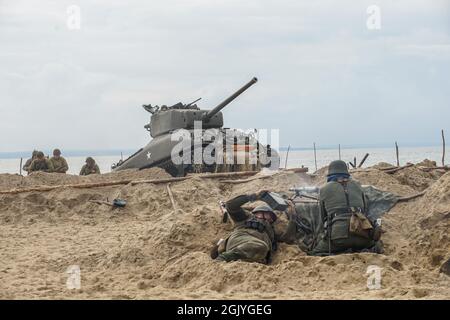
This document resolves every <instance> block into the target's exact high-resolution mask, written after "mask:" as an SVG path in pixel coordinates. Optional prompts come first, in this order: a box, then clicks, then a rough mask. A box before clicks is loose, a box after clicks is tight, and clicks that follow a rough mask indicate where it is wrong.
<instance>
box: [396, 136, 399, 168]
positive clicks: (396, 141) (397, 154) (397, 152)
mask: <svg viewBox="0 0 450 320" xmlns="http://www.w3.org/2000/svg"><path fill="white" fill-rule="evenodd" d="M395 155H396V156H397V167H400V160H399V157H398V144H397V141H395Z"/></svg>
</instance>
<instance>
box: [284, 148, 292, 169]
mask: <svg viewBox="0 0 450 320" xmlns="http://www.w3.org/2000/svg"><path fill="white" fill-rule="evenodd" d="M290 149H291V145H289V146H288V149H287V152H286V161H285V162H284V168H285V169H287V162H288V158H289V150H290Z"/></svg>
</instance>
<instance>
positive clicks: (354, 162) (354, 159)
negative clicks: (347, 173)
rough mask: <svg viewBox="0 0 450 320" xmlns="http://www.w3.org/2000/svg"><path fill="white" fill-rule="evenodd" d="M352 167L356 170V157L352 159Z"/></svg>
mask: <svg viewBox="0 0 450 320" xmlns="http://www.w3.org/2000/svg"><path fill="white" fill-rule="evenodd" d="M353 167H354V168H356V157H354V158H353Z"/></svg>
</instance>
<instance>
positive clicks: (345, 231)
mask: <svg viewBox="0 0 450 320" xmlns="http://www.w3.org/2000/svg"><path fill="white" fill-rule="evenodd" d="M319 202H320V203H319V205H320V214H321V215H322V217H321V218H322V221H324V222H325V224H324V229H323V233H322V234H320V236H319V239H318V241H316V245H315V246H314V248H313V249H312V250H311V251H310V252H308V254H310V255H329V254H332V253H346V252H358V251H369V252H375V253H382V243H381V241H379V239H380V236H381V228H380V227H379V226H378V225H377V224H376V223H375V222H374V221H370V220H369V219H368V218H367V211H368V210H367V209H368V206H367V204H368V201H367V197H366V195H365V194H364V191H363V190H362V188H361V185H360V184H359V183H358V182H357V181H355V180H352V179H351V176H350V174H349V172H348V168H347V164H346V163H345V162H344V161H341V160H336V161H332V162H331V163H330V165H329V167H328V175H327V184H326V185H325V186H323V187H322V188H321V189H320V193H319Z"/></svg>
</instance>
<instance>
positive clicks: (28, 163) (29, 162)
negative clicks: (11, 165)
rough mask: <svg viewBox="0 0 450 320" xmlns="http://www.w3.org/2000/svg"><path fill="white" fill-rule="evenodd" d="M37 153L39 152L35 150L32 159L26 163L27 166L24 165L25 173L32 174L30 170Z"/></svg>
mask: <svg viewBox="0 0 450 320" xmlns="http://www.w3.org/2000/svg"><path fill="white" fill-rule="evenodd" d="M37 153H38V151H37V150H34V151H33V153H32V154H31V158H30V159H28V160H27V161H26V162H25V164H24V165H23V167H22V169H23V170H24V171H26V172H28V173H30V172H29V170H30V166H31V163H32V162H33V160H34V159H36V155H37Z"/></svg>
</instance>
